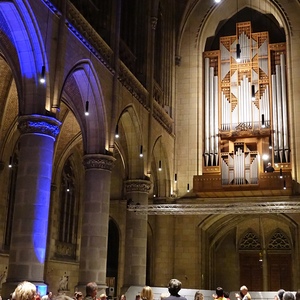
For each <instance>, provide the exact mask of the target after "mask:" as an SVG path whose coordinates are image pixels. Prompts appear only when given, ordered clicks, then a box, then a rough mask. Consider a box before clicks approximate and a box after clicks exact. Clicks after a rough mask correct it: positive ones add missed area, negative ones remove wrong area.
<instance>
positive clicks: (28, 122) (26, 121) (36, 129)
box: [18, 115, 61, 139]
mask: <svg viewBox="0 0 300 300" xmlns="http://www.w3.org/2000/svg"><path fill="white" fill-rule="evenodd" d="M18 122H19V124H18V129H19V131H20V132H21V134H28V133H39V134H45V135H49V136H51V137H53V138H54V139H55V138H56V137H57V135H58V134H59V130H60V125H61V122H59V121H58V120H57V119H55V118H53V117H48V116H42V115H26V116H20V117H19V120H18Z"/></svg>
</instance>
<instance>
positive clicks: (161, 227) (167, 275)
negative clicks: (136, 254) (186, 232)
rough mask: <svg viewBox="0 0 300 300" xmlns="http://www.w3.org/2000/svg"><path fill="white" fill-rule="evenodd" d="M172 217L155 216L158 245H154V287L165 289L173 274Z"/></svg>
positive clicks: (173, 230)
mask: <svg viewBox="0 0 300 300" xmlns="http://www.w3.org/2000/svg"><path fill="white" fill-rule="evenodd" d="M174 218H175V217H174V216H168V215H157V216H155V228H156V240H157V241H160V243H159V244H158V243H156V245H155V253H154V257H153V260H154V264H153V265H154V270H153V271H154V272H155V274H156V276H155V281H154V282H153V285H154V286H162V287H165V286H166V285H167V284H168V282H169V280H170V279H171V278H173V276H174V275H173V274H174V251H170V249H175V248H174V246H175V241H174V232H175V229H174V220H175V219H174ZM161 241H163V242H161Z"/></svg>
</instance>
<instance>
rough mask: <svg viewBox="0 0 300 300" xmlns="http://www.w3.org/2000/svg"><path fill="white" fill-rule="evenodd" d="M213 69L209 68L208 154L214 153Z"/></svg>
mask: <svg viewBox="0 0 300 300" xmlns="http://www.w3.org/2000/svg"><path fill="white" fill-rule="evenodd" d="M213 78H214V68H212V67H210V68H209V98H210V99H209V100H210V101H209V103H210V107H209V120H210V122H209V126H210V128H209V139H210V147H209V153H214V139H213V135H214V131H215V130H214V127H215V123H214V112H215V107H214V80H213Z"/></svg>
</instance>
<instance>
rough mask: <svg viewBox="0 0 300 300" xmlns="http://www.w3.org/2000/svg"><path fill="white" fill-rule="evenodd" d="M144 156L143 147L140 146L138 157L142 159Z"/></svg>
mask: <svg viewBox="0 0 300 300" xmlns="http://www.w3.org/2000/svg"><path fill="white" fill-rule="evenodd" d="M143 156H144V154H143V145H141V146H140V157H143Z"/></svg>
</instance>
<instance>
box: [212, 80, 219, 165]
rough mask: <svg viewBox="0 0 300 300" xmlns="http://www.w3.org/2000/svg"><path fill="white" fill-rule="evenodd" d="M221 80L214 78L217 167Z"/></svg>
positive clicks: (216, 157)
mask: <svg viewBox="0 0 300 300" xmlns="http://www.w3.org/2000/svg"><path fill="white" fill-rule="evenodd" d="M218 87H219V78H218V76H214V103H215V109H214V114H213V115H214V121H215V124H214V133H213V136H214V154H215V164H216V166H218V165H219V162H218V158H219V139H218V128H219V118H218V112H219V105H218V104H219V88H218Z"/></svg>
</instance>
